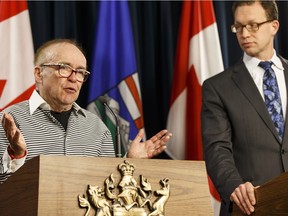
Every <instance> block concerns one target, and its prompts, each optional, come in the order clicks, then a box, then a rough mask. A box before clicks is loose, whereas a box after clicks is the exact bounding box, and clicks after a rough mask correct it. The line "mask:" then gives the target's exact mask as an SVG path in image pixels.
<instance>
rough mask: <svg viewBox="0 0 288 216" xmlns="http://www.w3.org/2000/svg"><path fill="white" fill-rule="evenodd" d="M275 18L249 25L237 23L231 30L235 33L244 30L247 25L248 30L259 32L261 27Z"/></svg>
mask: <svg viewBox="0 0 288 216" xmlns="http://www.w3.org/2000/svg"><path fill="white" fill-rule="evenodd" d="M272 21H273V20H267V21H264V22H261V23H251V24H247V25H241V24H235V25H232V26H231V31H232V32H233V33H240V32H242V31H243V28H244V27H245V28H246V29H247V31H248V32H257V31H258V30H259V27H260V26H261V25H263V24H265V23H269V22H272Z"/></svg>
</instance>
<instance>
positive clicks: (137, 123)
mask: <svg viewBox="0 0 288 216" xmlns="http://www.w3.org/2000/svg"><path fill="white" fill-rule="evenodd" d="M98 14H99V17H98V23H97V27H96V34H95V44H94V56H93V65H92V69H91V75H90V78H89V81H90V84H89V97H88V98H89V101H90V102H91V103H90V104H89V105H88V107H87V109H88V110H90V111H92V112H95V113H96V114H98V115H100V116H101V117H102V120H103V121H104V122H105V123H106V125H107V126H108V128H109V129H110V131H111V133H112V137H113V140H114V144H115V133H116V127H115V119H114V118H113V116H112V115H111V113H109V111H108V110H105V107H104V106H103V105H102V104H101V103H100V102H99V101H98V100H97V98H98V97H99V96H105V97H106V98H107V100H108V102H107V104H108V105H109V106H110V107H111V108H112V109H113V111H114V112H115V113H116V114H117V115H118V117H119V119H120V134H121V144H122V151H121V152H122V154H124V153H125V152H126V151H127V149H128V148H129V143H130V140H133V139H134V138H135V136H136V135H137V133H138V130H139V129H142V128H144V121H143V114H142V102H141V94H140V86H139V79H138V73H137V68H136V57H135V49H134V39H133V33H132V27H131V21H130V12H129V7H128V3H127V2H126V1H101V2H99V13H98ZM115 150H116V148H115Z"/></svg>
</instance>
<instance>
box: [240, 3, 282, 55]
mask: <svg viewBox="0 0 288 216" xmlns="http://www.w3.org/2000/svg"><path fill="white" fill-rule="evenodd" d="M267 20H268V19H267V17H266V14H265V10H264V9H263V7H262V6H261V5H260V3H259V2H256V3H254V4H252V5H243V6H240V7H238V8H237V9H236V11H235V14H234V25H247V24H254V23H262V22H265V21H267ZM278 28H279V22H278V21H277V20H273V21H271V22H267V23H265V24H263V25H260V26H259V29H258V30H257V31H250V32H249V31H248V30H247V29H246V28H243V30H242V31H241V32H237V33H236V35H237V39H238V42H239V45H240V47H241V48H242V50H243V51H244V52H245V53H246V54H248V55H249V56H252V57H256V58H258V59H260V60H269V59H270V58H271V57H272V55H273V39H274V36H275V34H276V33H277V31H278Z"/></svg>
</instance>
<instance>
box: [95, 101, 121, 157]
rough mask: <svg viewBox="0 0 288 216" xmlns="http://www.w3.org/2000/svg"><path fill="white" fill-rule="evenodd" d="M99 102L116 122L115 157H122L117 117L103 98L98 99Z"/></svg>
mask: <svg viewBox="0 0 288 216" xmlns="http://www.w3.org/2000/svg"><path fill="white" fill-rule="evenodd" d="M99 101H100V102H102V103H103V104H104V106H105V107H106V108H107V109H108V110H109V112H110V113H111V114H112V115H113V117H114V118H115V121H116V137H115V138H116V144H117V152H116V157H122V153H121V136H120V127H119V125H120V121H119V118H118V116H117V115H116V114H115V112H114V111H113V110H112V109H111V107H110V106H109V105H108V104H107V99H106V98H105V97H104V96H100V97H99Z"/></svg>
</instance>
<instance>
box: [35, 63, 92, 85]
mask: <svg viewBox="0 0 288 216" xmlns="http://www.w3.org/2000/svg"><path fill="white" fill-rule="evenodd" d="M40 67H53V68H55V69H56V70H57V71H58V73H59V75H60V76H61V77H65V78H68V77H70V76H71V74H72V73H73V72H75V76H76V79H77V81H79V82H85V81H86V80H87V78H88V76H89V74H90V72H89V71H86V70H84V69H74V68H72V67H71V66H70V65H67V64H60V63H59V64H57V63H47V64H45V63H44V64H41V65H40Z"/></svg>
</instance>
